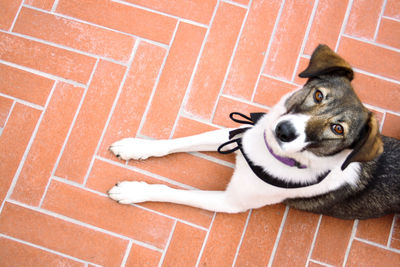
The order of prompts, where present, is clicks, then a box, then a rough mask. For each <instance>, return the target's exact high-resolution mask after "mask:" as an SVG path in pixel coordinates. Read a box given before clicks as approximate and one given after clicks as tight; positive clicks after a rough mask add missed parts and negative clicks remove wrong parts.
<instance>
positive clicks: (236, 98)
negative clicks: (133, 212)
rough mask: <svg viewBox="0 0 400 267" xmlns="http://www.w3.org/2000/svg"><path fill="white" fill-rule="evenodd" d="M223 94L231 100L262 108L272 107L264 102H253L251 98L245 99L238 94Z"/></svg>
mask: <svg viewBox="0 0 400 267" xmlns="http://www.w3.org/2000/svg"><path fill="white" fill-rule="evenodd" d="M221 96H223V97H225V98H229V99H231V100H234V101H237V102H241V103H244V104H247V105H250V106H254V107H257V108H262V109H271V107H268V106H265V105H262V104H258V103H256V102H251V101H249V100H246V99H243V98H239V97H237V96H232V95H225V94H221Z"/></svg>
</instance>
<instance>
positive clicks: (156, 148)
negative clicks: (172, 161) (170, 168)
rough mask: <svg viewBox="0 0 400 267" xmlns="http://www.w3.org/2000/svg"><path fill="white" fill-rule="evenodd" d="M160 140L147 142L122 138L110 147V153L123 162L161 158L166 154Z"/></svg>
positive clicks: (145, 140)
mask: <svg viewBox="0 0 400 267" xmlns="http://www.w3.org/2000/svg"><path fill="white" fill-rule="evenodd" d="M160 142H162V141H161V140H147V139H139V138H124V139H121V140H119V141H117V142H115V143H113V144H112V145H111V146H110V148H109V149H110V151H111V152H112V153H114V155H116V156H117V157H118V158H120V159H123V160H130V159H136V160H143V159H147V158H148V157H161V156H164V155H166V154H167V152H166V151H164V150H163V146H162V145H160V144H159V143H160Z"/></svg>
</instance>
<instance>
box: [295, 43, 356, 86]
mask: <svg viewBox="0 0 400 267" xmlns="http://www.w3.org/2000/svg"><path fill="white" fill-rule="evenodd" d="M323 74H335V75H339V76H345V77H347V78H348V79H349V80H350V81H351V80H353V77H354V73H353V70H352V69H351V66H350V65H349V63H347V62H346V61H345V60H344V59H343V58H341V57H340V56H339V55H338V54H336V53H335V52H334V51H333V50H332V49H330V48H329V47H328V46H327V45H322V44H320V45H319V46H318V47H317V48H316V49H315V50H314V52H313V54H312V55H311V59H310V62H309V64H308V67H307V68H306V69H305V70H304V71H303V72H301V73H300V74H299V76H300V77H301V78H313V77H317V76H320V75H323Z"/></svg>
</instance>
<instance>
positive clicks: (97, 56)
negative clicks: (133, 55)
mask: <svg viewBox="0 0 400 267" xmlns="http://www.w3.org/2000/svg"><path fill="white" fill-rule="evenodd" d="M0 32H4V31H2V30H0ZM5 33H7V34H9V35H12V36H17V37H20V38H24V39H26V40H30V41H33V42H37V43H40V44H45V45H48V46H51V47H55V48H58V49H63V50H67V51H69V52H72V53H76V54H80V55H84V56H87V57H91V58H94V59H96V58H100V59H103V60H107V61H110V62H112V63H115V64H118V65H122V66H127V62H123V61H119V60H115V59H113V58H109V57H106V56H102V55H98V54H93V53H90V52H86V51H83V50H79V49H76V48H73V47H70V46H66V45H63V44H58V43H55V42H50V41H46V40H43V39H40V38H36V37H33V36H30V35H26V34H22V33H18V32H5Z"/></svg>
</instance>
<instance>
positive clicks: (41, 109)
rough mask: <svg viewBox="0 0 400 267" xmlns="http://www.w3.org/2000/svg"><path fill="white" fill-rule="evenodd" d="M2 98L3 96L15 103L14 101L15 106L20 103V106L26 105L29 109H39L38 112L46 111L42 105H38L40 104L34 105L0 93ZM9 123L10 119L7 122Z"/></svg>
mask: <svg viewBox="0 0 400 267" xmlns="http://www.w3.org/2000/svg"><path fill="white" fill-rule="evenodd" d="M0 96H2V97H4V98H7V99H11V100H13V101H14V102H13V105H14V103H19V104H22V105H25V106H28V107H31V108H34V109H37V110H40V111H43V109H44V107H43V106H40V105H38V104H34V103H31V102H28V101H26V100H22V99H19V98H16V97H13V96H10V95H6V94H3V93H0ZM7 121H8V117H7V120H6V122H7ZM4 125H5V124H4Z"/></svg>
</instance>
